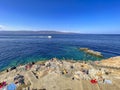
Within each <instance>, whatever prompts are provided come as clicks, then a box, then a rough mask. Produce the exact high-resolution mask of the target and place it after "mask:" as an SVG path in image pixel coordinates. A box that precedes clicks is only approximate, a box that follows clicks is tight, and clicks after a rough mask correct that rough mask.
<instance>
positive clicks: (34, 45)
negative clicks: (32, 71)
mask: <svg viewBox="0 0 120 90" xmlns="http://www.w3.org/2000/svg"><path fill="white" fill-rule="evenodd" d="M47 36H52V38H47ZM80 48H90V49H92V50H95V51H99V52H101V53H102V55H103V56H104V57H103V58H100V57H96V56H92V55H88V54H86V53H84V52H82V51H80V50H79V49H80ZM113 56H120V34H29V35H28V34H20V35H17V34H8V35H7V34H5V35H4V34H0V71H1V70H5V69H6V68H9V67H13V66H17V65H20V64H26V63H30V62H33V61H34V62H36V61H40V60H50V59H51V58H54V57H55V58H58V59H60V60H101V59H104V58H109V57H113Z"/></svg>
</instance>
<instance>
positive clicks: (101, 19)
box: [0, 0, 120, 34]
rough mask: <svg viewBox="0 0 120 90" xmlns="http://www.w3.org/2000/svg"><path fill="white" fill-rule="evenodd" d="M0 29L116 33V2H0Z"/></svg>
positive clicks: (119, 19)
mask: <svg viewBox="0 0 120 90" xmlns="http://www.w3.org/2000/svg"><path fill="white" fill-rule="evenodd" d="M0 30H12V31H17V30H33V31H37V30H50V31H51V30H52V31H53V30H55V31H67V32H79V33H110V34H111V33H116V34H118V33H120V0H0Z"/></svg>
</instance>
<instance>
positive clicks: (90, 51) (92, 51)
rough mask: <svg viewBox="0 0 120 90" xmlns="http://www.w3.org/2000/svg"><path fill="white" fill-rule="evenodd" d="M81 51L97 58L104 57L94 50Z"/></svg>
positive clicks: (84, 49)
mask: <svg viewBox="0 0 120 90" xmlns="http://www.w3.org/2000/svg"><path fill="white" fill-rule="evenodd" d="M80 51H83V52H85V53H87V54H90V55H94V56H97V57H103V55H102V54H101V52H98V51H94V50H91V49H89V48H80Z"/></svg>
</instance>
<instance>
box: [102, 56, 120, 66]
mask: <svg viewBox="0 0 120 90" xmlns="http://www.w3.org/2000/svg"><path fill="white" fill-rule="evenodd" d="M100 65H102V66H107V67H114V68H120V56H116V57H111V58H108V59H104V60H101V61H100Z"/></svg>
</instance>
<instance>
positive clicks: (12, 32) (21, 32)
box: [0, 31, 74, 34]
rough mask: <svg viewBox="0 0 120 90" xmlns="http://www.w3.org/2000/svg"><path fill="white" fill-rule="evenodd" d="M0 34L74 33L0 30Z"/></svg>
mask: <svg viewBox="0 0 120 90" xmlns="http://www.w3.org/2000/svg"><path fill="white" fill-rule="evenodd" d="M0 34H74V33H71V32H60V31H0Z"/></svg>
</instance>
